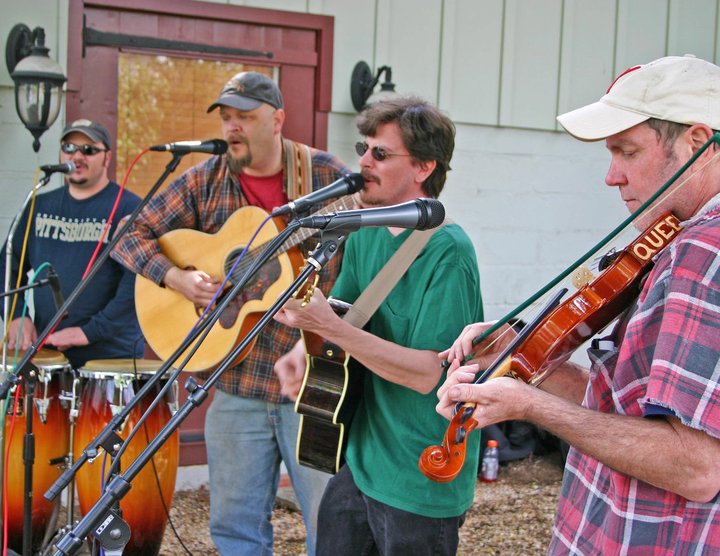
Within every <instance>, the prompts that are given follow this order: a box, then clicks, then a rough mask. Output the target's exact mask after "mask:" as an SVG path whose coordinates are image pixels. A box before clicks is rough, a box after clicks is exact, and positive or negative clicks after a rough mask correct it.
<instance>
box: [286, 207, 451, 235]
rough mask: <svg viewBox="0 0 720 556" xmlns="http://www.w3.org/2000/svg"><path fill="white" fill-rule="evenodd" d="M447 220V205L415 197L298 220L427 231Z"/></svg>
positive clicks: (324, 226) (329, 226) (307, 224)
mask: <svg viewBox="0 0 720 556" xmlns="http://www.w3.org/2000/svg"><path fill="white" fill-rule="evenodd" d="M444 220H445V207H443V206H442V203H441V202H440V201H438V200H437V199H415V200H414V201H408V202H407V203H400V204H399V205H392V206H389V207H381V208H368V209H356V210H341V211H338V212H331V213H329V214H321V215H316V216H307V217H305V218H300V219H298V220H297V222H298V224H300V227H302V228H319V229H321V230H343V231H345V232H353V231H355V230H357V229H359V228H370V227H389V228H414V229H416V230H428V229H430V228H437V227H438V226H439V225H440V224H442V223H443V221H444Z"/></svg>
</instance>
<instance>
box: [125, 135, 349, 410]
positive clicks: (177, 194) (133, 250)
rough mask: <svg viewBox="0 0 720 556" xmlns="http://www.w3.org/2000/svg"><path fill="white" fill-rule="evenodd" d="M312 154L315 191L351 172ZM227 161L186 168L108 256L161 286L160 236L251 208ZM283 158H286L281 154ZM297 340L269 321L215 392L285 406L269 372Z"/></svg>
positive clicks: (210, 226)
mask: <svg viewBox="0 0 720 556" xmlns="http://www.w3.org/2000/svg"><path fill="white" fill-rule="evenodd" d="M285 146H286V147H287V145H285ZM311 153H312V182H313V183H312V188H313V191H314V190H317V189H320V188H322V187H324V186H326V185H328V184H330V183H332V182H333V181H335V180H337V179H339V178H340V177H341V176H342V175H344V174H346V173H348V172H349V171H350V170H349V169H348V168H347V167H346V166H345V165H344V164H343V163H342V162H341V161H340V160H339V159H337V158H335V157H334V156H332V155H330V154H329V153H326V152H323V151H318V150H315V149H311ZM225 159H226V157H225V155H222V156H213V157H210V158H209V159H208V160H207V161H205V162H203V163H201V164H198V165H196V166H194V167H192V168H190V169H189V170H188V171H187V172H185V173H183V174H182V175H181V176H180V177H179V178H178V179H176V180H175V181H174V182H172V183H171V184H170V185H169V186H168V187H167V188H166V189H165V190H164V191H162V192H161V193H159V194H158V195H156V196H155V197H153V198H152V199H151V200H150V201H149V202H148V204H147V205H146V206H145V208H144V209H143V210H142V211H141V213H140V215H139V216H138V219H137V220H136V221H135V223H134V225H133V227H132V228H131V229H130V230H129V232H128V233H127V234H126V235H125V237H124V238H123V239H122V240H121V241H120V242H119V243H118V244H117V246H116V247H115V250H114V251H113V254H112V257H113V258H114V259H116V260H117V261H119V262H120V263H122V264H123V265H125V266H126V267H128V268H130V269H131V270H133V271H134V272H136V273H140V274H142V275H143V276H145V277H146V278H148V279H150V280H152V281H154V282H155V283H157V284H161V283H162V280H163V278H164V276H165V273H166V272H167V271H168V270H169V269H170V268H171V267H172V266H173V264H172V262H170V261H169V260H168V259H167V257H165V256H164V255H163V254H162V253H161V252H160V248H159V245H158V242H157V238H158V237H160V236H162V235H163V234H165V233H167V232H169V231H171V230H176V229H179V228H189V229H194V230H199V231H202V232H206V233H210V234H213V233H216V232H217V231H218V230H219V229H220V228H221V227H222V225H223V224H224V223H225V221H226V220H227V219H228V217H229V216H230V215H231V214H232V213H233V212H235V211H236V210H238V209H239V208H241V207H244V206H247V205H248V204H249V203H248V201H247V199H246V198H245V196H244V195H243V194H242V190H241V187H240V183H239V181H238V177H237V175H234V174H232V173H231V172H229V171H228V168H227V165H226V162H225ZM283 160H286V157H285V156H283ZM289 174H290V172H289V170H288V169H287V168H285V171H284V173H283V187H284V189H285V192H286V193H288V180H287V176H288V175H289ZM316 244H317V239H315V240H312V239H311V240H307V241H306V242H305V245H304V247H305V248H306V249H305V251H307V250H308V249H312V248H314V247H315V246H316ZM341 258H342V257H341V253H340V254H338V255H337V256H335V257H333V258H332V259H331V260H330V262H329V263H328V264H327V265H326V266H325V268H324V269H323V271H322V273H321V280H320V284H319V287H320V288H321V289H322V291H323V292H325V293H327V292H328V291H329V290H330V288H331V287H332V284H333V283H334V282H335V277H336V276H337V273H338V271H339V268H340V259H341ZM168 325H170V323H168ZM188 332H189V331H188ZM299 339H300V334H299V332H298V331H297V330H295V329H292V328H288V327H286V326H283V325H281V324H279V323H277V322H275V321H271V322H270V324H268V325H267V326H266V327H265V328H264V329H263V331H262V332H261V333H260V334H259V335H258V337H257V340H256V343H255V346H254V348H253V349H252V350H251V352H250V353H249V354H248V356H247V357H246V358H245V359H244V360H243V361H242V362H241V363H240V364H239V365H237V366H235V367H233V368H231V369H228V370H227V371H226V372H225V373H223V375H222V376H221V377H220V380H219V381H218V388H219V389H220V390H223V391H224V392H227V393H229V394H235V395H239V396H244V397H249V398H261V399H264V400H267V401H269V402H281V401H283V402H287V401H288V400H287V399H286V398H283V397H282V396H281V394H280V383H279V382H278V380H277V377H276V376H275V373H274V372H273V370H272V368H273V364H274V363H275V360H276V359H277V358H278V357H279V356H281V355H283V354H285V353H287V351H289V350H290V348H292V346H294V345H295V343H296V342H297V341H298V340H299Z"/></svg>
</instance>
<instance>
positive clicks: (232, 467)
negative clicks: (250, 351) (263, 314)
mask: <svg viewBox="0 0 720 556" xmlns="http://www.w3.org/2000/svg"><path fill="white" fill-rule="evenodd" d="M299 422H300V418H299V416H298V415H297V414H296V413H295V409H294V407H293V404H291V403H287V404H275V403H268V402H265V401H263V400H256V399H251V398H243V397H240V396H233V395H230V394H226V393H225V392H222V391H220V390H216V391H215V397H214V398H213V401H212V404H211V405H210V408H209V409H208V412H207V416H206V418H205V441H206V445H207V455H208V470H209V473H210V533H211V535H212V539H213V542H214V543H215V545H216V546H217V548H218V550H219V551H220V553H221V554H223V555H227V556H239V555H253V556H256V555H261V554H262V555H266V554H268V555H269V554H272V552H273V530H272V523H271V521H270V518H271V515H272V509H273V505H274V503H275V496H276V494H277V489H278V483H279V482H280V460H282V461H284V462H285V466H286V467H287V470H288V474H289V475H290V480H291V481H292V484H293V488H294V490H295V494H296V495H297V499H298V502H299V504H300V508H301V510H302V514H303V519H304V521H305V528H306V529H307V547H308V555H309V556H312V555H314V553H315V536H316V530H317V512H318V507H319V504H320V499H321V497H322V493H323V491H324V490H325V485H326V484H327V481H328V479H329V478H330V475H328V474H326V473H321V472H319V471H315V470H313V469H310V468H308V467H303V466H301V465H299V464H298V463H297V460H296V457H295V444H296V440H297V431H298V424H299Z"/></svg>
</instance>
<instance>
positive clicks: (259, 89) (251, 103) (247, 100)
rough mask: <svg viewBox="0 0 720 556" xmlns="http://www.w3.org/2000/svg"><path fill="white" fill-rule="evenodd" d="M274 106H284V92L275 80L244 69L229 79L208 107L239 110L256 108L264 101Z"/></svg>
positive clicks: (211, 109) (209, 109)
mask: <svg viewBox="0 0 720 556" xmlns="http://www.w3.org/2000/svg"><path fill="white" fill-rule="evenodd" d="M263 102H264V103H266V104H269V105H270V106H272V107H273V108H276V109H277V108H284V105H283V98H282V94H281V93H280V89H278V86H277V85H276V84H275V82H274V81H273V80H272V79H270V78H269V77H267V76H266V75H263V74H262V73H256V72H254V71H244V72H242V73H238V74H237V75H234V76H233V77H232V79H230V81H228V82H227V83H226V84H225V86H224V87H223V90H222V91H220V96H219V97H218V99H217V100H216V101H215V102H213V103H212V104H211V105H210V107H209V108H208V109H207V111H208V112H212V111H213V110H215V109H216V108H217V107H218V106H229V107H231V108H237V109H238V110H246V111H247V110H255V109H256V108H258V107H259V106H260V105H261V104H262V103H263Z"/></svg>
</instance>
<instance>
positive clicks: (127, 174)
mask: <svg viewBox="0 0 720 556" xmlns="http://www.w3.org/2000/svg"><path fill="white" fill-rule="evenodd" d="M147 152H150V149H144V150H143V151H141V152H140V154H138V155H137V156H136V157H135V159H134V160H133V161H132V162H131V163H130V166H128V169H127V171H126V172H125V176H124V177H123V181H122V184H121V185H120V191H118V194H117V197H116V198H115V204H114V205H113V208H112V210H111V211H110V216H109V217H108V221H107V223H106V224H105V228H104V229H103V232H102V235H101V236H100V239H99V240H98V244H97V246H96V247H95V251H94V252H93V254H92V257H90V261H89V262H88V264H87V266H86V267H85V272H84V273H83V276H82V277H83V278H85V277H86V276H87V275H88V273H89V272H90V269H91V268H92V266H93V263H94V262H95V259H97V256H98V254H99V253H100V249H101V248H102V246H103V240H104V239H105V236H106V235H107V233H108V231H109V230H110V226H111V225H112V221H113V218H115V213H116V212H117V208H118V206H119V205H120V199H121V198H122V194H123V192H124V191H125V185H126V184H127V180H128V178H129V177H130V171H131V170H132V169H133V167H134V166H135V164H137V161H138V160H140V158H141V157H142V156H143V155H144V154H145V153H147ZM58 324H60V321H58V322H57V323H55V326H54V327H53V329H52V330H51V331H50V332H48V334H47V335H46V336H45V339H44V340H43V341H42V342H41V343H40V345H39V346H38V348H37V351H40V350H41V349H42V348H43V346H44V345H45V342H46V341H47V338H48V337H49V336H50V334H52V333H53V332H55V329H56V328H57V326H58ZM19 393H20V388H19V386H18V388H17V389H16V391H15V411H14V412H13V416H12V419H11V421H10V434H9V436H8V441H7V446H8V450H7V453H6V454H5V468H4V469H5V472H4V474H3V485H2V487H3V488H2V497H3V552H2V553H3V556H7V537H8V536H7V528H8V515H7V511H8V509H7V478H8V472H7V469H8V463H9V461H10V460H9V457H10V449H9V448H10V442H11V441H12V434H13V430H14V428H15V413H16V412H17V404H18V399H19Z"/></svg>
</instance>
